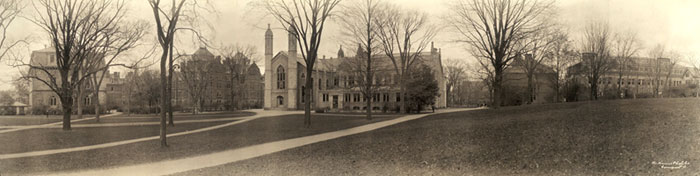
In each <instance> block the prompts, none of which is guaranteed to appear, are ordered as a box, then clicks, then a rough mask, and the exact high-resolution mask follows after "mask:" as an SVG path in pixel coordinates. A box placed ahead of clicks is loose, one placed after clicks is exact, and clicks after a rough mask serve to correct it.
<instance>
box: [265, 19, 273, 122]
mask: <svg viewBox="0 0 700 176" xmlns="http://www.w3.org/2000/svg"><path fill="white" fill-rule="evenodd" d="M272 74H273V73H272V30H271V29H270V24H267V31H265V93H264V99H263V102H264V104H263V108H264V109H270V108H272Z"/></svg>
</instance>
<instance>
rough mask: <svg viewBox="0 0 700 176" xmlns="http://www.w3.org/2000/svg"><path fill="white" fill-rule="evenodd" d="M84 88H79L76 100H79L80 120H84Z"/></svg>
mask: <svg viewBox="0 0 700 176" xmlns="http://www.w3.org/2000/svg"><path fill="white" fill-rule="evenodd" d="M82 87H83V86H82V85H80V86H78V97H77V98H76V100H78V107H77V109H78V119H82V118H83V88H82Z"/></svg>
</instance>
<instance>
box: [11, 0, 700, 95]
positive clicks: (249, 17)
mask: <svg viewBox="0 0 700 176" xmlns="http://www.w3.org/2000/svg"><path fill="white" fill-rule="evenodd" d="M346 1H348V0H346ZM388 1H390V2H392V3H396V4H400V5H401V6H403V7H405V8H412V9H419V10H422V11H425V12H426V13H428V14H429V15H430V16H431V19H432V20H431V21H432V22H433V23H435V24H438V25H444V22H443V21H441V20H440V19H441V17H443V16H444V15H445V12H446V11H448V10H449V7H448V2H450V1H451V0H433V1H426V0H388ZM128 3H129V10H130V11H129V14H128V15H129V17H130V18H133V19H142V20H148V21H149V22H151V21H153V14H152V13H151V11H150V10H149V6H148V3H147V2H146V1H133V0H129V1H128ZM250 4H251V3H250V1H249V0H212V6H213V7H215V8H216V11H217V13H208V14H204V15H202V17H204V18H206V21H207V22H208V23H209V24H211V29H213V30H204V31H206V35H207V37H208V38H210V39H209V40H210V45H211V46H210V50H211V51H212V52H214V54H217V55H218V54H219V53H218V51H217V48H218V47H220V46H222V45H232V44H238V45H253V46H255V47H257V53H258V57H259V58H262V54H263V49H264V32H265V29H266V27H267V24H268V23H269V24H271V26H272V27H273V28H276V29H274V30H273V32H274V35H275V36H274V37H275V41H274V50H273V51H274V52H275V53H276V52H279V51H282V50H286V48H287V43H286V40H287V35H286V33H285V31H283V30H282V29H281V28H280V27H282V26H281V25H280V24H279V23H278V22H277V21H275V20H273V19H271V18H269V17H265V16H264V15H263V14H264V12H263V11H262V9H259V8H257V7H253V6H251V5H250ZM555 4H556V6H557V8H558V18H559V19H560V20H561V21H562V23H563V25H565V26H566V28H568V29H569V31H570V33H572V37H574V38H573V40H580V39H579V38H576V37H577V36H578V34H579V33H580V32H581V30H582V28H583V26H584V25H585V24H586V23H587V22H590V21H600V20H607V21H609V22H610V26H611V28H612V29H613V30H616V31H622V30H631V31H637V33H638V36H639V38H640V40H641V41H642V43H643V46H644V47H645V50H643V51H642V52H640V54H639V55H640V56H646V53H647V52H646V49H648V48H652V47H653V46H654V45H656V44H663V45H665V46H666V47H667V48H668V49H670V50H675V51H677V52H679V53H681V54H684V55H692V56H700V35H698V34H697V33H698V32H699V31H700V20H698V18H699V17H700V1H696V0H664V1H660V0H562V1H556V2H555ZM25 11H26V12H25V13H24V15H25V16H28V17H29V18H31V15H32V14H33V13H35V12H34V10H33V8H32V7H31V6H30V7H28V8H27V9H25ZM13 25H14V26H12V29H11V31H10V36H12V37H15V38H16V37H25V36H30V37H31V39H32V40H31V42H32V43H31V45H30V46H29V49H27V50H38V49H41V48H43V47H44V46H45V45H47V44H48V41H47V39H46V32H44V31H41V30H40V29H38V28H37V27H36V26H35V25H34V24H33V23H31V22H29V21H28V20H25V19H19V20H18V21H16V23H14V24H13ZM202 28H204V29H210V28H208V27H202ZM151 30H153V31H155V29H151ZM449 30H450V29H449V28H446V29H444V30H443V31H442V32H441V33H440V34H439V35H438V36H437V37H436V38H435V47H436V48H442V54H443V59H464V60H466V61H470V60H473V58H472V57H471V56H469V53H467V52H465V48H464V47H465V45H463V44H459V43H453V42H451V41H452V40H454V39H455V38H454V37H455V36H452V33H450V32H449ZM338 31H339V29H338V28H337V27H335V25H334V24H331V27H329V28H328V29H327V30H326V31H325V33H324V38H323V40H322V43H321V45H322V47H321V49H320V53H319V54H320V55H321V56H323V55H326V56H327V57H335V56H336V53H337V51H338V48H339V46H340V45H341V43H342V42H339V41H340V39H341V38H342V36H341V35H340V33H339V32H338ZM144 40H152V41H147V42H150V43H154V42H155V38H154V37H152V36H151V37H147V38H144ZM199 46H202V44H200V43H195V42H192V40H188V39H181V40H180V42H179V46H178V48H180V49H181V50H184V51H187V53H192V52H194V50H195V49H196V48H197V47H199ZM355 47H356V46H345V47H344V50H345V52H346V53H353V54H354V50H355ZM29 53H30V52H29V51H27V52H26V59H25V60H26V61H28V60H29V58H28V57H29ZM137 54H140V53H138V52H136V53H132V55H130V56H132V57H135V55H137ZM350 55H352V54H350ZM127 60H128V59H124V61H127ZM260 62H262V61H260ZM260 62H259V63H258V65H260V66H261V67H262V66H263V63H260ZM6 64H7V60H4V61H3V63H2V64H0V90H5V89H11V88H12V86H11V83H10V81H11V79H12V77H14V76H16V75H18V70H17V68H13V67H10V66H7V65H6ZM154 69H155V68H154ZM261 71H264V69H262V68H261ZM122 72H123V70H122ZM122 75H124V74H122Z"/></svg>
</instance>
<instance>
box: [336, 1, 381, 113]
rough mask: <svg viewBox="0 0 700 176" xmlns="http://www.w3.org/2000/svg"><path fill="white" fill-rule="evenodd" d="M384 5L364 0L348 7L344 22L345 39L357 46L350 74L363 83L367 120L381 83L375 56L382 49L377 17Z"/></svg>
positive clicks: (344, 12) (350, 61)
mask: <svg viewBox="0 0 700 176" xmlns="http://www.w3.org/2000/svg"><path fill="white" fill-rule="evenodd" d="M381 8H382V4H381V3H380V1H379V0H363V1H358V2H356V3H355V4H352V5H349V6H346V7H345V10H344V11H343V15H342V18H340V19H341V22H342V26H343V28H344V29H345V30H344V35H345V36H347V37H349V38H350V39H351V41H353V42H357V43H358V45H359V46H358V50H359V51H358V53H357V54H358V55H357V56H355V57H354V58H349V59H346V61H348V62H349V66H350V71H349V73H355V74H356V75H355V76H359V77H361V78H363V79H359V80H358V86H359V87H360V92H361V93H362V95H363V96H364V98H365V100H367V101H366V103H367V120H372V108H371V107H372V101H370V100H372V99H373V97H374V96H376V92H377V88H379V86H380V85H379V83H380V82H379V81H374V80H375V74H376V73H377V72H378V64H377V60H376V59H375V57H376V55H377V54H379V53H381V50H380V49H381V45H380V44H379V42H378V41H377V38H378V36H377V28H378V26H379V24H376V22H378V19H377V18H378V16H380V14H379V13H381V10H382V9H381Z"/></svg>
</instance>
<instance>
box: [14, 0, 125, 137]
mask: <svg viewBox="0 0 700 176" xmlns="http://www.w3.org/2000/svg"><path fill="white" fill-rule="evenodd" d="M36 2H37V4H33V7H34V9H35V10H36V12H37V13H38V15H37V17H36V18H35V19H34V20H33V22H34V23H35V24H37V25H38V26H39V27H41V28H42V29H43V30H44V31H46V32H47V33H48V35H49V39H50V40H51V46H52V47H53V49H54V51H55V55H56V65H45V64H42V63H40V62H35V63H29V64H21V65H23V66H28V67H29V69H30V71H29V74H28V75H27V77H28V78H32V79H36V80H38V81H40V82H42V83H44V84H46V85H47V86H48V87H49V88H50V89H51V90H52V91H53V92H55V93H56V94H57V95H58V97H59V98H60V101H61V105H62V108H63V129H64V130H70V129H71V127H70V116H71V113H72V112H73V98H74V93H75V90H76V88H77V87H78V86H82V85H83V84H84V83H85V81H86V80H87V79H88V78H90V76H94V74H95V73H96V72H97V71H99V70H104V69H105V68H106V67H109V66H111V65H107V64H105V63H104V62H102V60H101V59H99V58H101V57H102V55H100V54H99V53H95V51H99V50H100V49H102V48H106V47H107V48H108V47H114V46H113V45H110V44H109V42H108V41H109V38H110V37H111V36H110V35H108V34H109V31H111V30H113V29H115V28H119V26H120V25H121V24H122V23H124V22H125V18H124V13H125V5H124V2H123V1H117V2H113V1H84V0H66V1H49V0H42V1H36ZM95 65H99V66H97V67H98V68H99V69H94V70H93V71H88V72H84V71H85V69H87V67H91V66H95ZM57 72H58V73H57Z"/></svg>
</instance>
